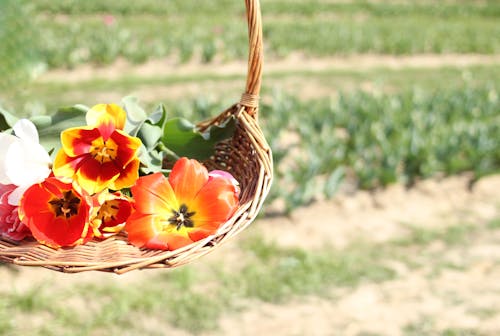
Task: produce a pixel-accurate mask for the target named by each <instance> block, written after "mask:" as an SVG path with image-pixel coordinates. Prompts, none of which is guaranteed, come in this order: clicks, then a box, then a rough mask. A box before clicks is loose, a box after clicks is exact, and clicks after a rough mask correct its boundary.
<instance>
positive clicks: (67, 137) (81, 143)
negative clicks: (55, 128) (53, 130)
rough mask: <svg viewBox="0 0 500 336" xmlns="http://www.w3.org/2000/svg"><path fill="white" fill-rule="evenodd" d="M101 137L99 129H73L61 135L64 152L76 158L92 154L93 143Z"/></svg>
mask: <svg viewBox="0 0 500 336" xmlns="http://www.w3.org/2000/svg"><path fill="white" fill-rule="evenodd" d="M100 137H101V133H100V132H99V130H98V129H97V128H92V127H73V128H68V129H67V130H65V131H63V132H62V133H61V143H62V148H63V149H64V152H65V153H66V154H67V155H68V156H71V157H75V156H78V155H82V154H87V153H89V152H90V148H91V147H92V142H93V141H94V140H96V139H99V138H100Z"/></svg>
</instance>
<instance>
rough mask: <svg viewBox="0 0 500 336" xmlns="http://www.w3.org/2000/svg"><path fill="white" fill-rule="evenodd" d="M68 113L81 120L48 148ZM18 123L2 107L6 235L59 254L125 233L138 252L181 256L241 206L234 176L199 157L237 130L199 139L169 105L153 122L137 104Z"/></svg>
mask: <svg viewBox="0 0 500 336" xmlns="http://www.w3.org/2000/svg"><path fill="white" fill-rule="evenodd" d="M61 116H65V117H67V116H71V118H73V119H71V121H73V122H74V121H75V120H80V121H82V124H81V125H78V126H75V127H67V128H64V129H62V130H61V131H60V133H59V132H58V134H60V136H58V138H59V141H60V144H59V146H57V144H54V146H53V147H51V148H49V151H47V145H45V147H44V146H42V144H41V143H40V135H42V133H43V134H47V131H48V130H52V131H53V130H54V129H57V127H56V125H55V124H56V123H57V122H58V121H61V120H65V117H61ZM75 116H76V118H75ZM80 117H81V118H80ZM47 118H48V119H47ZM16 119H17V118H15V117H13V116H12V115H10V114H8V113H7V112H5V111H3V110H1V109H0V126H2V125H3V129H4V131H3V132H2V133H0V235H1V236H2V237H3V238H4V239H5V238H8V239H10V240H17V241H20V240H23V239H30V238H29V237H33V238H34V239H36V240H37V241H38V242H39V243H41V244H44V245H47V246H50V247H52V248H60V247H72V246H76V245H79V244H85V243H86V242H88V241H89V240H91V239H106V238H107V237H110V236H112V235H116V234H126V235H127V238H128V241H129V242H130V243H131V244H133V245H135V246H137V247H139V248H143V247H144V248H150V249H162V250H174V249H177V248H180V247H183V246H186V245H188V244H190V243H192V242H194V241H197V240H200V239H203V238H206V237H208V236H209V235H212V234H214V233H215V232H216V230H217V229H218V227H219V226H220V225H221V224H222V223H224V222H226V221H227V220H228V219H229V218H230V217H231V216H232V215H233V213H234V212H235V210H236V208H237V207H238V202H239V198H238V197H239V192H240V191H239V184H238V182H237V181H236V179H235V178H234V177H233V176H232V175H231V174H230V173H228V172H225V171H221V170H214V171H210V172H209V171H208V170H207V168H206V167H205V166H204V165H203V164H202V163H200V161H202V160H200V161H198V160H197V159H196V158H198V159H200V158H201V159H203V158H204V157H206V156H207V155H210V154H207V153H208V151H209V150H212V151H213V145H214V143H215V142H217V141H220V140H221V139H223V138H224V137H229V136H230V134H231V132H232V130H231V125H221V126H220V127H216V128H217V129H216V130H206V131H205V132H204V133H201V132H199V131H198V130H197V128H196V127H195V126H193V125H191V126H190V125H189V124H188V123H187V122H186V121H184V120H183V119H179V118H174V119H170V120H169V119H167V118H166V113H165V111H164V109H162V108H160V109H159V110H157V111H156V112H155V114H154V115H152V116H146V115H145V114H144V113H143V111H142V110H141V109H139V108H138V107H137V106H136V105H134V104H133V101H132V102H131V101H130V100H129V101H126V102H125V103H124V108H122V107H120V106H118V105H116V104H100V105H96V106H94V107H92V108H90V109H88V108H82V107H81V106H80V107H75V108H71V109H70V110H69V111H65V110H61V111H59V112H58V114H57V115H54V116H52V117H45V116H43V117H38V118H33V120H29V119H17V120H16ZM66 121H67V120H66ZM83 121H84V122H83ZM10 124H12V125H10ZM59 125H61V123H60V124H59ZM9 126H10V127H9ZM189 153H194V154H193V156H195V157H196V158H188V157H186V156H189ZM200 153H202V154H200ZM51 155H52V156H53V159H52V158H51ZM166 162H168V163H169V165H167V164H165V163H166ZM167 168H171V169H167Z"/></svg>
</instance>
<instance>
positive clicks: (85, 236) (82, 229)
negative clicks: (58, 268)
mask: <svg viewBox="0 0 500 336" xmlns="http://www.w3.org/2000/svg"><path fill="white" fill-rule="evenodd" d="M91 209H92V206H91V203H90V197H89V196H85V195H84V193H80V192H78V191H77V190H75V189H74V188H73V186H72V185H71V184H67V183H63V182H61V181H60V180H58V179H57V178H54V177H49V178H46V179H45V181H43V182H41V183H38V184H35V185H33V186H31V187H30V188H28V190H26V192H25V193H24V195H23V197H22V198H21V204H20V206H19V217H20V219H21V221H22V222H23V223H24V224H25V225H27V226H28V227H29V228H30V230H31V232H32V234H33V236H34V237H35V238H36V239H37V240H38V241H39V242H40V243H42V244H45V245H47V246H50V247H53V248H59V247H62V246H75V245H79V244H83V243H85V242H87V241H88V240H90V239H91V238H92V230H89V215H90V212H91Z"/></svg>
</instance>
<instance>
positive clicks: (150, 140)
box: [137, 122, 163, 149]
mask: <svg viewBox="0 0 500 336" xmlns="http://www.w3.org/2000/svg"><path fill="white" fill-rule="evenodd" d="M162 135H163V131H162V130H161V127H160V126H156V125H151V124H150V123H148V122H145V123H144V124H143V125H142V127H141V128H140V129H139V132H138V133H137V136H138V137H139V138H140V139H141V141H142V143H143V144H144V146H146V148H147V149H152V148H155V147H156V145H157V144H158V141H159V140H160V139H161V137H162Z"/></svg>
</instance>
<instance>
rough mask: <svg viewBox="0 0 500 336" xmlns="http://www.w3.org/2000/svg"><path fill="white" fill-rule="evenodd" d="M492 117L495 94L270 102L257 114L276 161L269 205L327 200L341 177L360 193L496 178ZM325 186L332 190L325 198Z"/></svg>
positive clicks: (498, 136) (498, 158)
mask: <svg viewBox="0 0 500 336" xmlns="http://www.w3.org/2000/svg"><path fill="white" fill-rule="evenodd" d="M499 109H500V101H499V99H498V92H497V91H496V89H495V88H480V89H477V88H465V89H457V90H448V91H442V92H438V93H432V92H426V91H422V90H412V91H410V92H406V93H401V94H396V95H394V94H391V95H388V94H378V93H377V94H372V93H365V92H354V93H346V94H340V95H339V98H338V99H335V100H315V101H308V102H302V101H299V100H298V99H295V98H293V97H288V96H282V95H276V96H275V97H274V99H273V102H272V103H271V104H267V105H264V106H263V108H262V115H263V118H262V120H263V124H264V129H265V130H266V131H267V132H266V134H268V135H269V141H270V142H271V146H272V148H273V150H274V154H275V163H276V174H277V180H278V182H277V184H276V187H275V188H274V193H273V197H278V198H283V199H285V200H286V202H287V205H288V207H289V209H293V208H294V207H296V206H299V205H302V204H306V203H308V202H310V201H312V200H313V199H315V198H317V197H318V196H319V195H321V194H322V193H323V194H324V195H325V196H326V197H330V196H331V195H333V192H332V190H333V191H335V190H336V188H338V183H339V179H341V178H342V177H343V176H344V173H343V171H344V170H345V176H348V177H349V182H350V183H354V184H355V185H357V187H358V188H361V189H374V188H378V187H383V186H386V185H388V184H391V183H395V182H403V183H406V184H408V185H411V184H413V183H414V182H415V181H416V180H417V179H419V178H428V177H431V176H434V175H436V174H444V175H451V174H457V173H460V172H463V171H472V172H474V174H475V176H476V178H479V177H481V176H484V175H486V174H491V173H494V172H497V171H499V169H500V151H499V147H498V144H499V143H500V119H499V117H500V115H499V114H498V111H499ZM283 125H287V127H286V129H284V128H283ZM287 138H292V139H295V140H293V141H290V139H287ZM339 167H340V169H342V170H341V171H338V170H337V169H339ZM331 184H333V185H334V187H335V188H333V189H332V190H325V187H326V186H330V185H331ZM329 189H330V188H329Z"/></svg>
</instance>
